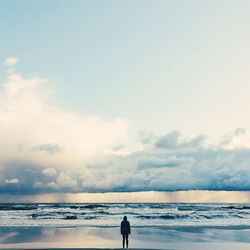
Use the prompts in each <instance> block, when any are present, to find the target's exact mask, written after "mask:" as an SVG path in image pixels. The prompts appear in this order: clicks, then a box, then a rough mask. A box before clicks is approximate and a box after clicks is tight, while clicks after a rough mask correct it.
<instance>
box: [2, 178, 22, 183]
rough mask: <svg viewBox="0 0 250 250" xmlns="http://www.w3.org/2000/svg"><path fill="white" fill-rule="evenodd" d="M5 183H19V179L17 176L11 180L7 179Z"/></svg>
mask: <svg viewBox="0 0 250 250" xmlns="http://www.w3.org/2000/svg"><path fill="white" fill-rule="evenodd" d="M5 183H7V184H17V183H19V180H18V179H17V178H15V179H9V180H5Z"/></svg>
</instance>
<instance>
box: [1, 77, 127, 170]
mask: <svg viewBox="0 0 250 250" xmlns="http://www.w3.org/2000/svg"><path fill="white" fill-rule="evenodd" d="M53 93H54V91H53V90H52V89H51V88H50V87H49V85H48V83H47V81H46V80H45V79H41V78H39V77H31V78H26V77H24V76H22V75H21V74H11V75H8V76H7V78H6V80H5V82H4V83H3V85H2V90H1V94H0V137H1V142H0V146H1V148H4V149H3V150H1V152H0V163H1V162H6V161H28V162H33V163H34V164H36V165H38V166H40V167H44V168H48V167H49V168H56V169H64V168H66V169H67V168H72V169H74V168H79V167H83V166H84V165H85V164H89V163H93V162H98V161H101V160H102V159H103V158H105V157H109V155H110V154H108V153H107V152H108V151H109V150H112V149H113V148H114V147H116V146H118V145H121V144H123V143H125V144H126V143H127V140H128V134H127V132H128V128H129V122H128V120H126V119H122V118H115V119H105V118H103V117H101V116H98V115H85V116H83V115H81V114H78V113H77V112H74V111H69V110H67V109H65V108H62V107H61V106H60V105H59V104H58V103H57V102H55V101H54V100H53V98H54V94H53Z"/></svg>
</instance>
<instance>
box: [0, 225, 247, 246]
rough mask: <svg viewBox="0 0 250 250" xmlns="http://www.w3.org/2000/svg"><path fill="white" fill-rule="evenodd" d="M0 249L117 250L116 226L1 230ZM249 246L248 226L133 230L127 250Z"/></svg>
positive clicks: (118, 243) (119, 238)
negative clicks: (71, 249)
mask: <svg viewBox="0 0 250 250" xmlns="http://www.w3.org/2000/svg"><path fill="white" fill-rule="evenodd" d="M0 234H1V236H0V241H1V244H0V248H1V249H2V248H6V249H7V248H8V249H15V248H16V249H52V248H53V249H56V248H57V249H68V248H73V249H120V247H121V236H120V233H119V228H118V227H105V228H104V227H99V228H98V227H84V228H45V227H4V228H3V227H1V228H0ZM249 247H250V227H182V228H180V227H165V228H155V227H144V228H142V227H140V228H133V232H132V235H131V237H130V249H173V250H185V249H186V250H191V249H194V250H196V249H197V250H198V249H227V250H228V249H229V250H236V249H237V250H245V249H249Z"/></svg>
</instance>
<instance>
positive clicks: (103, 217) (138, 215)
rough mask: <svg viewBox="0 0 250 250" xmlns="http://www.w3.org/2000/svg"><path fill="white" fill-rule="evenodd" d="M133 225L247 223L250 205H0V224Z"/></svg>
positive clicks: (249, 220)
mask: <svg viewBox="0 0 250 250" xmlns="http://www.w3.org/2000/svg"><path fill="white" fill-rule="evenodd" d="M124 215H127V216H128V219H129V220H130V221H131V223H132V225H133V226H134V227H143V226H154V227H155V226H156V227H163V226H238V225H245V226H248V225H249V226H250V204H207V203H206V204H205V203H204V204H202V203H199V204H193V203H192V204H188V203H171V204H170V203H128V204H127V203H100V204H99V203H98V204H97V203H94V204H90V203H88V204H86V203H50V204H46V203H39V204H38V203H32V204H31V203H29V204H27V203H26V204H25V203H18V204H8V203H4V204H3V203H2V204H0V218H1V220H0V226H59V227H65V226H66V227H81V226H102V227H113V226H119V225H120V221H121V219H122V217H123V216H124Z"/></svg>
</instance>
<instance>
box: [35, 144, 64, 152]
mask: <svg viewBox="0 0 250 250" xmlns="http://www.w3.org/2000/svg"><path fill="white" fill-rule="evenodd" d="M31 150H32V151H42V152H45V153H47V154H55V153H58V152H60V151H61V148H60V147H59V146H58V145H57V144H50V143H47V144H41V145H38V146H34V147H32V148H31Z"/></svg>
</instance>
